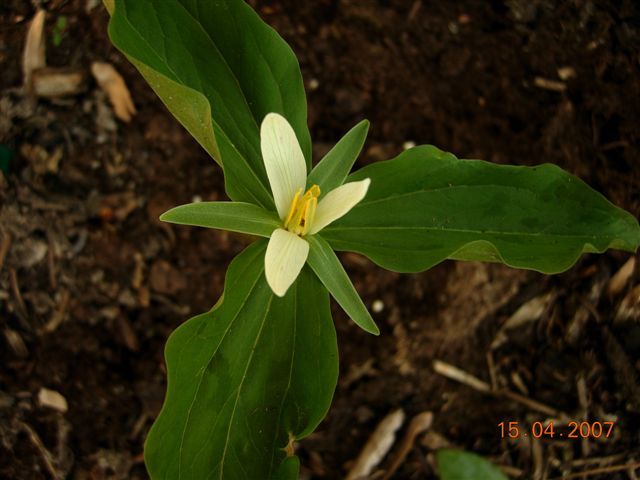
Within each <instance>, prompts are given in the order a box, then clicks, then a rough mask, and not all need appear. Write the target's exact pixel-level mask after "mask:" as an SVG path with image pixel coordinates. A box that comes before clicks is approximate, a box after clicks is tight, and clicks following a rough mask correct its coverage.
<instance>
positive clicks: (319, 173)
mask: <svg viewBox="0 0 640 480" xmlns="http://www.w3.org/2000/svg"><path fill="white" fill-rule="evenodd" d="M368 131H369V121H368V120H362V121H361V122H360V123H358V124H357V125H356V126H355V127H353V128H352V129H351V130H349V131H348V132H347V133H346V135H345V136H344V137H342V138H341V139H340V141H339V142H338V143H336V144H335V146H334V147H333V148H332V149H331V150H330V151H329V153H327V154H326V155H325V156H324V158H323V159H322V160H320V162H318V164H317V165H316V166H315V167H314V168H313V170H312V171H311V173H310V174H309V178H308V180H307V183H308V184H309V185H313V184H316V185H318V186H319V187H320V190H321V191H322V192H323V193H326V192H330V191H331V190H333V189H334V188H336V187H339V186H340V185H342V184H343V183H344V179H345V178H347V175H349V172H350V171H351V167H353V164H354V163H355V161H356V159H357V158H358V155H360V151H361V150H362V146H363V145H364V141H365V139H366V138H367V132H368Z"/></svg>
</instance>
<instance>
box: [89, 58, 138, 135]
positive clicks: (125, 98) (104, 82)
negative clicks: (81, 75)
mask: <svg viewBox="0 0 640 480" xmlns="http://www.w3.org/2000/svg"><path fill="white" fill-rule="evenodd" d="M91 73H92V74H93V76H94V77H95V79H96V81H97V82H98V85H99V86H100V88H101V89H102V90H104V91H105V92H106V93H107V95H108V96H109V101H110V102H111V105H113V110H114V112H115V114H116V117H118V118H119V119H120V120H122V121H123V122H126V123H129V122H130V121H131V119H132V117H133V115H135V113H136V107H135V105H134V104H133V100H132V99H131V93H129V89H128V88H127V85H126V84H125V82H124V79H123V78H122V76H121V75H120V74H119V73H118V72H117V71H116V69H115V68H114V67H113V65H111V64H110V63H105V62H93V63H92V64H91Z"/></svg>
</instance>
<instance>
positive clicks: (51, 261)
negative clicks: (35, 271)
mask: <svg viewBox="0 0 640 480" xmlns="http://www.w3.org/2000/svg"><path fill="white" fill-rule="evenodd" d="M47 240H48V241H49V251H48V252H47V253H48V254H47V267H48V270H49V286H50V287H51V290H57V289H58V281H57V279H56V258H55V253H54V248H55V245H54V244H53V238H52V237H51V235H48V238H47Z"/></svg>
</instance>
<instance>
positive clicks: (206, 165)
mask: <svg viewBox="0 0 640 480" xmlns="http://www.w3.org/2000/svg"><path fill="white" fill-rule="evenodd" d="M33 3H38V2H33ZM90 3H91V2H87V1H84V0H82V1H81V0H70V1H66V0H50V1H47V2H44V5H45V7H46V9H47V10H48V11H49V16H48V20H47V25H48V27H47V28H48V38H49V45H48V51H47V60H48V63H49V65H51V66H57V67H71V68H76V69H79V70H81V71H83V72H85V73H86V74H87V76H88V71H89V66H90V64H91V62H92V61H95V60H100V61H109V62H111V63H113V64H114V65H115V67H116V68H117V69H118V70H119V71H120V72H121V73H122V74H123V76H124V77H125V79H126V81H127V83H128V85H129V88H130V90H131V92H132V96H133V98H134V101H135V104H136V107H137V109H138V114H137V115H136V116H135V118H134V120H133V121H132V122H131V124H129V125H126V124H123V123H120V122H118V123H116V124H115V125H116V128H113V123H110V122H109V120H110V119H109V118H108V116H109V115H108V114H109V111H110V110H109V107H108V104H107V101H106V99H105V96H104V95H103V94H102V93H101V92H100V91H99V89H98V88H97V87H96V85H95V84H94V83H93V82H92V81H89V80H88V81H87V84H86V87H85V89H84V91H83V92H82V93H80V94H78V95H76V96H74V97H71V98H65V99H58V100H42V99H41V100H38V101H35V100H33V99H30V98H28V97H25V96H23V95H22V94H21V93H20V92H19V88H17V87H19V86H20V85H21V82H22V74H21V50H22V47H23V43H24V38H25V32H26V28H27V22H28V20H29V19H30V18H31V16H32V15H33V13H34V9H33V7H32V5H31V3H30V2H27V1H24V0H9V1H4V2H2V5H0V64H1V65H2V69H1V71H0V144H2V145H3V146H4V147H7V148H8V149H10V150H11V151H12V152H14V157H13V160H12V162H11V165H10V171H9V172H8V174H7V175H4V177H3V178H0V180H1V183H0V201H1V205H2V207H1V208H2V209H1V210H0V236H1V237H0V253H1V252H2V248H1V247H7V248H8V254H7V255H6V258H5V259H4V262H2V263H3V264H2V266H1V267H0V268H1V271H0V312H1V316H0V330H2V338H1V339H0V344H1V345H2V348H1V349H0V365H1V367H0V477H1V478H7V479H40V478H53V475H56V474H57V475H59V476H60V478H62V477H65V476H66V477H68V478H77V479H107V478H108V479H125V478H133V479H136V478H146V474H145V470H144V466H143V463H142V457H141V453H142V445H143V441H144V438H145V435H146V432H147V431H148V429H149V427H150V425H151V423H152V421H153V418H154V417H155V415H157V412H158V410H159V407H160V405H161V402H162V399H163V394H164V387H165V370H164V365H163V356H162V350H163V345H164V342H165V340H166V338H167V336H168V335H169V334H170V332H171V331H172V330H173V329H174V328H175V327H176V326H178V325H179V324H180V323H181V322H183V321H184V320H186V319H187V318H188V317H189V316H190V315H192V314H195V313H198V312H202V311H204V310H206V309H208V308H209V307H210V306H211V305H212V304H213V303H214V302H215V301H216V300H217V298H218V296H219V294H220V292H221V291H222V281H223V278H224V273H225V270H226V267H227V265H228V263H229V261H230V260H231V259H232V258H233V256H234V255H235V254H237V253H238V252H239V251H240V250H241V249H242V248H243V247H244V246H245V245H246V244H247V240H246V239H245V238H242V237H240V236H235V235H230V234H227V233H221V232H217V231H207V230H202V229H196V228H176V227H172V226H167V225H162V224H160V223H159V222H158V221H157V217H158V215H159V214H160V213H162V212H163V211H164V210H165V209H167V208H169V207H170V206H173V205H177V204H181V203H185V202H189V201H191V200H192V198H193V197H194V196H199V197H201V198H203V199H205V200H208V199H209V200H210V199H221V198H224V190H223V180H222V177H221V172H220V170H219V169H218V168H217V167H216V166H215V164H214V163H213V162H212V161H211V160H210V159H209V158H207V155H206V154H205V153H204V152H203V151H202V150H201V149H200V147H199V146H198V145H197V144H196V142H195V141H193V140H192V139H191V138H190V137H189V136H188V134H187V133H186V132H185V131H184V130H183V129H182V128H181V127H180V126H179V125H178V124H177V122H176V121H175V120H174V119H173V118H172V117H171V116H170V114H168V113H167V111H166V110H165V109H164V107H163V106H162V104H161V103H160V101H159V100H158V99H157V98H156V97H155V96H154V94H153V93H152V92H151V90H150V88H149V87H148V86H147V85H146V84H145V83H144V81H143V80H142V79H141V77H140V76H139V75H138V74H137V73H136V71H135V70H134V69H133V68H132V67H131V66H130V65H129V64H128V63H127V61H126V60H125V59H124V58H123V56H122V55H121V54H119V53H118V52H117V51H115V49H114V48H113V47H112V46H111V44H110V42H109V40H108V37H107V35H106V24H107V15H106V13H105V12H104V10H103V8H102V7H101V6H97V7H95V8H93V9H91V10H87V9H86V5H88V4H90ZM251 3H252V4H254V6H256V7H257V9H258V11H259V12H260V13H261V15H262V16H263V18H264V19H265V20H266V21H267V22H269V23H270V24H271V25H273V26H274V27H276V28H277V30H278V31H279V32H280V33H281V35H282V36H283V37H285V39H286V40H287V41H289V42H290V44H291V45H292V47H293V49H294V50H295V52H296V53H297V54H298V56H299V58H300V62H301V66H302V70H303V75H304V78H305V81H306V84H307V87H308V88H307V90H308V98H309V104H310V112H309V124H310V127H311V131H312V136H313V138H314V143H315V147H314V156H315V158H316V159H317V158H319V157H320V156H321V155H322V154H323V153H324V152H325V151H326V150H327V149H328V148H330V147H331V145H332V144H333V143H334V142H335V141H336V140H337V139H338V138H339V137H340V136H341V135H342V134H343V133H344V132H346V131H347V130H348V129H349V128H350V127H351V126H353V125H354V124H355V123H356V122H357V121H358V120H360V119H362V118H369V119H370V120H371V122H372V129H371V135H370V137H369V139H368V142H367V144H366V147H365V153H364V154H363V156H362V157H361V159H360V160H359V166H362V165H364V164H366V163H370V162H373V161H377V160H381V159H386V158H391V157H392V156H394V155H396V154H397V153H399V152H400V151H401V150H402V148H403V145H405V144H406V142H415V143H418V144H421V143H432V144H435V145H437V146H439V147H441V148H443V149H445V150H449V151H452V152H453V153H455V154H456V155H458V156H460V157H464V158H471V157H473V158H484V159H487V160H491V161H494V162H498V163H514V164H527V165H528V164H535V163H541V162H553V163H556V164H558V165H560V166H561V167H563V168H565V169H567V170H569V171H570V172H572V173H574V174H576V175H578V176H580V177H581V178H583V179H584V180H585V181H587V182H588V183H590V184H591V185H592V186H594V187H595V188H597V189H598V190H600V191H601V192H602V193H604V194H605V195H606V196H607V197H608V198H610V199H611V200H612V201H614V202H615V203H616V204H618V205H619V206H621V207H623V208H626V209H627V210H629V211H631V212H632V213H634V214H635V215H636V216H637V215H638V214H640V170H639V169H638V162H639V161H640V142H639V140H640V131H639V130H638V125H640V48H639V47H640V7H639V6H638V5H637V3H636V2H634V1H631V0H629V1H604V0H603V1H600V2H594V1H591V0H573V1H562V2H561V1H553V0H544V1H543V0H540V1H528V0H505V1H504V2H500V1H491V2H485V1H475V0H464V1H459V2H422V1H420V0H376V1H371V0H342V1H337V0H322V1H315V2H299V1H294V0H275V1H253V2H251ZM62 15H64V16H66V17H67V19H68V27H67V29H66V31H65V33H64V36H63V38H62V43H61V44H60V45H59V46H54V45H53V44H52V43H51V38H52V37H51V28H52V26H53V24H54V23H55V19H56V18H59V17H60V16H62ZM550 81H551V82H552V83H550ZM553 82H555V83H553ZM105 111H106V112H107V121H105V119H104V113H105ZM99 113H100V115H99ZM111 120H112V119H111ZM56 155H57V156H58V157H59V158H58V161H57V162H56V161H54V160H55V157H56ZM0 257H2V255H0ZM342 258H343V260H344V263H345V265H346V267H347V269H348V270H349V272H350V274H351V275H352V277H353V279H354V281H355V283H356V287H357V288H358V290H359V291H360V293H361V294H362V296H363V298H364V300H365V302H366V304H367V305H368V306H372V305H373V303H374V302H376V301H381V302H382V303H381V304H380V303H379V302H376V303H377V306H380V305H382V306H383V308H382V310H381V311H378V312H377V313H375V314H374V315H375V318H376V320H377V321H378V323H379V325H380V326H381V329H382V335H381V336H380V337H379V338H374V337H372V336H369V335H367V334H365V333H363V332H362V331H360V330H359V329H358V328H356V327H355V326H354V325H353V324H351V323H350V322H349V321H348V319H347V318H346V316H345V315H344V314H343V313H342V312H341V311H340V310H339V309H338V308H335V309H334V313H335V315H334V318H335V322H336V326H337V329H338V333H339V339H340V349H341V377H340V383H339V387H338V390H337V392H336V395H335V401H334V404H333V407H332V409H331V411H330V413H329V415H328V417H327V419H326V420H325V422H324V423H323V424H322V425H321V426H320V427H319V428H318V430H317V432H316V433H314V434H313V435H312V436H310V437H309V438H308V439H306V440H305V441H303V442H302V443H301V445H299V448H298V453H299V455H300V456H301V457H302V460H303V464H304V465H305V468H304V472H303V473H304V475H307V478H308V477H309V476H310V477H311V478H327V479H334V478H341V477H342V476H344V474H345V473H346V472H347V471H348V468H349V462H350V461H352V460H353V459H354V458H355V457H356V456H357V455H358V452H359V451H360V449H361V448H362V446H363V445H364V443H365V442H366V441H367V439H368V438H369V436H370V435H371V433H372V432H373V430H374V428H375V426H376V425H377V424H378V422H380V421H381V420H382V418H384V416H385V415H386V414H387V413H389V412H391V411H393V410H396V409H398V408H402V409H404V411H405V413H406V414H407V417H408V418H411V417H412V416H414V415H416V414H418V413H420V412H423V411H431V412H433V414H434V424H433V427H432V429H431V430H430V432H429V433H428V434H427V435H421V436H419V437H418V438H417V440H416V441H415V443H414V445H413V447H412V449H411V450H410V452H409V454H408V456H407V458H406V459H405V460H404V462H403V463H402V466H401V467H400V469H399V470H398V472H397V473H396V474H395V476H394V477H393V478H398V479H405V478H406V479H409V478H412V479H414V478H435V476H434V475H435V474H434V462H433V452H434V449H435V448H437V447H438V446H442V445H454V446H459V447H462V448H466V449H469V450H472V451H475V452H477V453H479V454H481V455H484V456H486V457H488V458H490V459H491V460H493V461H494V462H495V463H497V464H499V465H501V466H504V467H511V470H510V472H511V475H514V476H515V475H517V474H518V472H520V473H521V477H522V478H536V479H543V478H554V477H559V476H560V475H562V474H563V473H564V474H568V473H578V472H582V471H592V470H595V469H607V468H609V469H610V470H609V471H606V470H605V471H606V472H607V473H601V474H599V475H592V476H590V477H589V478H606V479H618V478H619V479H623V478H624V479H626V478H630V479H634V478H637V477H636V475H637V474H638V473H637V472H638V469H637V467H635V468H636V470H635V471H636V474H634V473H633V469H632V468H631V467H629V468H619V469H618V470H615V468H617V467H619V466H621V465H622V466H624V465H625V464H626V463H634V462H638V461H640V447H639V445H640V434H639V433H638V432H639V427H640V393H639V392H640V386H639V383H638V375H639V374H640V371H639V370H640V360H639V359H640V324H639V323H638V320H639V319H640V306H639V303H640V301H639V300H638V298H639V295H640V293H639V292H640V291H639V290H638V289H637V288H636V290H633V288H634V286H637V285H638V273H637V272H634V273H632V274H631V275H630V276H628V277H627V278H626V281H624V282H622V285H621V286H620V287H619V288H617V289H614V291H613V292H612V293H608V292H609V289H610V285H611V277H612V275H613V274H615V273H616V272H617V271H618V270H619V269H620V267H621V266H622V265H623V264H624V263H625V262H626V261H627V260H628V258H629V255H627V254H622V253H620V252H610V253H607V254H605V255H602V256H593V255H587V256H585V257H583V259H581V260H580V262H579V263H578V264H577V265H576V266H575V267H574V268H573V269H571V270H570V271H569V272H567V273H565V274H562V275H558V276H554V277H545V276H542V275H539V274H536V273H532V272H520V271H514V270H510V269H508V268H505V267H502V266H499V265H481V264H472V263H466V264H465V263H452V262H446V263H444V264H442V265H439V266H438V267H436V268H434V269H432V270H431V271H429V272H426V273H423V274H419V275H398V274H395V273H390V272H386V271H383V270H381V269H378V268H377V267H375V266H374V265H372V264H371V263H369V262H368V261H366V260H364V259H362V258H361V257H359V256H357V255H351V254H347V255H343V257H342ZM532 299H533V303H532V302H531V300H532ZM536 302H537V303H538V305H539V306H540V308H537V309H536V308H533V307H534V306H535V304H536ZM523 305H525V307H524V309H525V310H524V311H525V312H528V314H529V315H528V316H527V319H526V321H525V322H524V324H523V325H521V326H519V327H515V328H505V327H504V325H505V323H506V322H507V320H508V319H509V318H511V317H512V315H513V314H514V313H515V312H516V311H517V310H518V309H519V308H520V307H522V306H523ZM521 311H522V310H521ZM436 359H439V360H443V361H446V362H448V363H450V364H453V365H455V366H457V367H458V368H461V369H462V370H464V371H466V372H468V373H470V374H473V375H475V376H477V377H479V378H480V379H482V380H483V381H485V382H488V383H492V382H495V386H496V387H497V389H498V390H499V393H496V394H485V393H481V392H479V391H477V390H476V389H473V388H471V387H469V386H467V385H462V384H460V383H456V382H454V381H451V380H448V379H446V378H445V377H443V376H441V375H439V374H437V373H435V372H434V369H433V362H434V360H436ZM42 388H46V389H49V390H54V391H56V392H58V393H59V394H61V395H62V396H63V397H64V398H65V399H66V402H67V404H68V410H67V411H66V412H59V411H56V410H54V409H52V408H48V407H45V406H42V405H41V403H40V402H39V400H38V395H39V392H40V391H41V389H42ZM504 390H508V391H510V392H516V393H518V394H519V395H520V396H521V397H522V398H524V400H522V399H521V400H520V401H517V400H514V399H513V395H511V396H509V395H510V394H509V393H506V394H505V393H504ZM533 400H535V401H537V402H540V403H542V404H544V405H546V407H547V408H548V409H550V410H551V411H549V410H545V409H544V408H542V407H540V406H539V405H536V404H532V403H531V401H533ZM541 410H542V411H541ZM584 419H586V420H588V421H590V422H593V421H600V422H603V421H615V422H616V423H615V427H614V429H613V434H612V435H611V437H610V438H608V439H599V440H596V439H593V438H590V439H585V440H580V439H575V440H569V439H566V438H563V439H559V438H555V439H543V440H534V439H531V437H530V436H529V437H526V438H525V437H524V436H521V438H519V439H518V440H508V439H501V438H500V431H499V428H498V423H500V422H503V421H504V422H510V421H517V422H519V423H520V424H521V425H522V426H523V428H528V427H529V426H530V425H531V424H532V423H533V422H535V421H546V420H554V421H555V423H556V425H558V426H559V425H562V424H564V425H566V424H567V422H568V421H570V420H576V421H582V420H584ZM407 423H408V422H407ZM405 428H406V427H405ZM558 429H559V430H561V429H560V427H558ZM403 431H404V430H403ZM564 431H565V432H566V431H567V430H566V429H565V430H564ZM383 466H384V464H383ZM614 470H615V471H614Z"/></svg>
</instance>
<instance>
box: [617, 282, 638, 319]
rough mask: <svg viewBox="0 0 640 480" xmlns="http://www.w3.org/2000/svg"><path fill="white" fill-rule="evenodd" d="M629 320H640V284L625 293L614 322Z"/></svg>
mask: <svg viewBox="0 0 640 480" xmlns="http://www.w3.org/2000/svg"><path fill="white" fill-rule="evenodd" d="M628 321H636V322H637V321H640V285H636V286H635V287H633V289H632V290H631V291H630V292H629V293H627V294H626V295H625V297H624V298H623V299H622V302H620V305H618V309H617V310H616V314H615V316H614V319H613V323H614V324H617V323H623V322H628Z"/></svg>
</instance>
